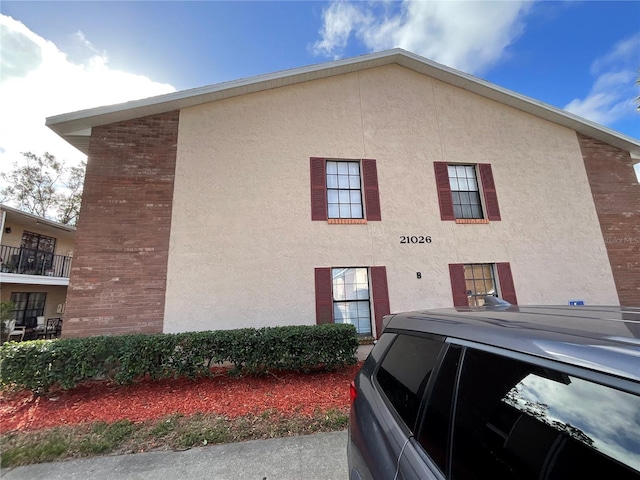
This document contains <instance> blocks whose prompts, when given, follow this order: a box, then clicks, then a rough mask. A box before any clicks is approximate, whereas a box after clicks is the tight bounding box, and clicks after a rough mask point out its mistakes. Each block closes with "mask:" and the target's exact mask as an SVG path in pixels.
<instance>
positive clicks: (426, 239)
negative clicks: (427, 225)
mask: <svg viewBox="0 0 640 480" xmlns="http://www.w3.org/2000/svg"><path fill="white" fill-rule="evenodd" d="M400 243H431V237H430V236H424V235H412V236H405V235H400Z"/></svg>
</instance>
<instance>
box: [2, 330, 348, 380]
mask: <svg viewBox="0 0 640 480" xmlns="http://www.w3.org/2000/svg"><path fill="white" fill-rule="evenodd" d="M357 348H358V337H357V334H356V330H355V328H354V327H353V325H346V324H340V325H338V324H329V325H319V326H291V327H271V328H260V329H254V328H243V329H239V330H218V331H208V332H188V333H177V334H154V335H143V334H136V335H121V336H102V337H89V338H68V339H58V340H35V341H30V342H21V343H16V342H9V343H5V344H4V345H2V346H1V347H0V385H2V387H3V388H26V389H29V390H32V391H34V392H36V393H43V392H46V391H48V390H49V389H51V388H52V387H60V388H63V389H70V388H73V387H75V386H77V385H78V384H79V383H80V382H82V381H85V380H89V379H93V378H96V377H98V378H101V377H104V378H109V379H112V380H114V381H115V382H117V383H121V384H124V383H131V382H134V381H136V380H137V379H140V378H143V377H145V376H149V377H150V378H152V379H161V378H170V377H173V378H177V377H183V376H188V377H197V376H200V375H209V374H210V373H211V372H210V370H209V367H211V366H213V365H216V364H222V363H224V362H228V363H230V364H232V366H233V368H231V370H230V373H231V374H242V373H252V374H260V373H266V372H268V371H274V370H295V371H308V370H311V369H315V368H324V369H334V368H337V367H341V366H345V365H353V364H355V363H356V356H355V354H356V350H357Z"/></svg>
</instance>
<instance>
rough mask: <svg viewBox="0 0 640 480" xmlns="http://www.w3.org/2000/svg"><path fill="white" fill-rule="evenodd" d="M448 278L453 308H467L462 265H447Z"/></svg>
mask: <svg viewBox="0 0 640 480" xmlns="http://www.w3.org/2000/svg"><path fill="white" fill-rule="evenodd" d="M449 276H450V277H451V292H452V293H453V306H454V307H468V306H469V297H468V296H467V282H466V280H465V278H464V264H462V263H451V264H449Z"/></svg>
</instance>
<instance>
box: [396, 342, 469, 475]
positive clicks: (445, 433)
mask: <svg viewBox="0 0 640 480" xmlns="http://www.w3.org/2000/svg"><path fill="white" fill-rule="evenodd" d="M461 354H462V347H460V346H458V345H448V346H447V348H446V351H445V352H444V354H443V355H442V360H441V362H440V364H439V366H438V369H437V372H435V378H434V379H432V381H431V383H430V385H429V387H428V389H427V392H426V393H425V395H424V400H423V404H422V407H421V413H420V416H419V421H418V424H417V427H416V436H412V437H411V438H410V439H409V441H408V442H407V444H406V445H405V447H404V449H403V451H402V454H401V456H400V459H399V461H398V476H397V478H398V479H403V480H409V479H422V478H434V479H443V478H446V474H447V471H448V460H449V454H448V453H449V439H450V437H449V432H450V429H451V419H452V415H453V408H454V391H455V383H456V377H457V371H458V366H459V363H460V358H461Z"/></svg>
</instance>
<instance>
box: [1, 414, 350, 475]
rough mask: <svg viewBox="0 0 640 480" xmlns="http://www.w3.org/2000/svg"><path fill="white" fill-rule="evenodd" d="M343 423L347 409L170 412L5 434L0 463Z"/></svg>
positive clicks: (274, 434) (179, 445)
mask: <svg viewBox="0 0 640 480" xmlns="http://www.w3.org/2000/svg"><path fill="white" fill-rule="evenodd" d="M347 422H348V413H343V412H342V411H339V410H329V411H325V412H316V413H315V414H314V415H313V416H310V417H309V416H303V415H295V416H292V417H284V416H282V415H281V414H280V413H279V412H277V411H266V412H263V413H262V414H260V415H246V416H241V417H237V418H232V419H231V418H227V417H222V416H219V415H213V414H197V415H191V416H182V415H171V416H168V417H164V418H162V419H160V420H155V421H149V422H144V423H133V422H130V421H128V420H121V421H118V422H115V423H110V424H108V423H104V422H98V423H94V424H90V425H77V426H65V427H55V428H47V429H42V430H37V431H32V432H11V433H7V434H3V436H2V443H1V444H0V466H2V468H8V467H17V466H20V465H30V464H33V463H42V462H52V461H57V460H64V459H69V458H78V457H87V456H95V455H106V454H123V453H139V452H145V451H150V450H184V449H188V448H191V447H198V446H203V445H214V444H220V443H231V442H241V441H245V440H257V439H267V438H278V437H289V436H295V435H305V434H310V433H318V432H330V431H336V430H343V429H345V428H346V427H347Z"/></svg>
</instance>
